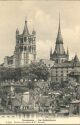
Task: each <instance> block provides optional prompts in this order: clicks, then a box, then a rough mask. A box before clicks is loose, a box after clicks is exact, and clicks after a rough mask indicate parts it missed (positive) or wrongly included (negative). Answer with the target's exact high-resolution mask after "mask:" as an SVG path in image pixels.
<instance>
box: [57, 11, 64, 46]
mask: <svg viewBox="0 0 80 125" xmlns="http://www.w3.org/2000/svg"><path fill="white" fill-rule="evenodd" d="M56 43H62V44H63V38H62V35H61V27H60V13H59V27H58V34H57V39H56Z"/></svg>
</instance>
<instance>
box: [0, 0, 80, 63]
mask: <svg viewBox="0 0 80 125" xmlns="http://www.w3.org/2000/svg"><path fill="white" fill-rule="evenodd" d="M59 12H60V19H61V32H62V37H63V41H64V48H65V50H67V47H68V49H69V54H70V58H73V57H74V55H75V54H77V55H78V56H79V58H80V1H52V0H50V1H48V0H46V1H45V0H41V1H37V0H34V1H31V0H30V1H0V63H2V62H3V60H4V57H5V56H11V55H13V53H14V49H15V44H16V39H15V32H16V29H17V28H18V29H19V31H20V33H22V31H23V27H24V23H25V19H27V21H28V28H29V31H30V32H31V31H32V30H33V29H35V30H36V44H37V59H40V58H42V59H43V58H45V59H49V54H50V49H51V47H52V48H53V50H54V47H55V42H56V37H57V32H58V24H59Z"/></svg>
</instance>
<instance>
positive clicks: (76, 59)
mask: <svg viewBox="0 0 80 125" xmlns="http://www.w3.org/2000/svg"><path fill="white" fill-rule="evenodd" d="M74 62H79V59H78V56H77V54H76V55H75V57H74Z"/></svg>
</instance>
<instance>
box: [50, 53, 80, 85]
mask: <svg viewBox="0 0 80 125" xmlns="http://www.w3.org/2000/svg"><path fill="white" fill-rule="evenodd" d="M74 69H76V70H78V71H80V61H79V60H78V57H77V55H76V56H75V57H74V59H73V60H71V61H66V62H62V63H55V64H54V65H53V66H52V68H51V81H52V82H59V83H60V82H63V81H67V80H68V76H69V73H70V72H72V71H73V70H74Z"/></svg>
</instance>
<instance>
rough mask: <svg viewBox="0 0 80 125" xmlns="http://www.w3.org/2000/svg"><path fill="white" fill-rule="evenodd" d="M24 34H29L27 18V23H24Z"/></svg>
mask: <svg viewBox="0 0 80 125" xmlns="http://www.w3.org/2000/svg"><path fill="white" fill-rule="evenodd" d="M23 34H25V35H29V30H28V27H27V21H26V20H25V25H24V30H23Z"/></svg>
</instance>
